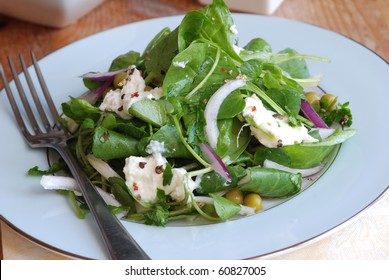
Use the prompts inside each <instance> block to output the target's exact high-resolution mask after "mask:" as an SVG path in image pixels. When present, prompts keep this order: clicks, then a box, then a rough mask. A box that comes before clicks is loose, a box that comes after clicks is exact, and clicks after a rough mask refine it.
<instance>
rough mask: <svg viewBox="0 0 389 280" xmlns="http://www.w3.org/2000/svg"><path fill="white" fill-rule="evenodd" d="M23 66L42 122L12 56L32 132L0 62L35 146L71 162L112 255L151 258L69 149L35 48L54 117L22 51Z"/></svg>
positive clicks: (16, 109)
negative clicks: (39, 94) (40, 92)
mask: <svg viewBox="0 0 389 280" xmlns="http://www.w3.org/2000/svg"><path fill="white" fill-rule="evenodd" d="M19 59H20V63H21V66H22V70H23V73H24V76H25V79H26V81H27V84H28V88H29V91H30V92H31V95H32V98H33V100H34V103H35V106H36V111H38V113H39V116H40V120H41V122H38V120H37V118H36V116H35V115H36V114H34V112H33V108H32V107H31V106H30V104H29V102H28V99H27V97H26V94H25V90H24V89H23V86H22V83H21V80H20V79H19V75H18V74H17V72H16V70H15V66H14V63H13V61H12V59H11V58H10V57H8V62H9V65H10V69H11V73H12V76H13V79H14V81H15V84H16V88H17V91H18V92H19V96H20V100H21V101H22V103H23V107H24V109H25V112H26V114H27V118H28V119H29V122H30V125H31V129H32V131H33V133H30V132H29V129H28V128H27V127H28V126H27V124H26V123H25V122H24V120H23V117H22V115H21V113H20V109H19V107H18V105H17V103H16V101H15V98H14V96H13V94H12V90H11V87H10V85H9V84H8V82H7V79H6V77H5V72H4V68H3V66H2V65H1V64H0V76H1V78H2V80H3V83H4V88H5V91H6V93H7V97H8V100H9V102H10V104H11V108H12V111H13V113H14V115H15V118H16V121H17V124H18V125H19V128H20V130H21V132H22V134H23V136H24V138H25V139H26V141H27V143H28V144H29V146H30V147H31V148H43V147H49V148H53V149H55V150H57V151H58V153H59V154H60V155H61V156H62V158H63V159H64V160H65V162H66V163H67V165H68V167H69V169H70V170H71V173H72V175H73V177H74V179H75V180H76V181H77V183H78V185H79V187H80V189H81V192H82V194H83V196H84V198H85V200H86V203H87V205H88V206H89V209H90V210H91V213H92V215H93V216H94V219H95V221H96V223H97V225H98V228H99V229H100V232H101V235H102V237H103V240H104V243H105V245H106V248H107V250H108V252H109V254H110V257H111V258H112V259H132V260H146V259H150V258H149V256H148V255H147V254H146V253H145V252H144V251H143V250H142V248H141V247H140V246H139V245H138V244H137V243H136V241H135V240H134V239H133V238H132V237H131V235H130V234H129V233H128V231H127V230H126V229H125V228H124V227H123V225H122V224H121V223H120V221H119V220H118V218H117V217H116V216H115V215H114V214H113V213H112V212H111V210H110V209H109V208H108V206H107V204H106V203H105V202H104V200H103V199H102V198H101V196H100V194H99V193H98V192H97V190H96V187H95V186H94V185H93V184H91V182H90V181H89V179H88V178H87V176H86V175H85V173H84V172H83V171H82V169H81V168H80V166H79V164H78V162H77V161H76V160H75V158H74V157H73V155H72V153H71V151H70V150H69V148H68V146H67V143H66V140H67V135H66V132H65V130H64V129H63V128H62V126H61V123H60V122H59V114H58V111H57V109H56V107H55V105H54V103H53V100H52V98H51V96H50V93H49V90H48V88H47V86H46V83H45V81H44V79H43V76H42V73H41V70H40V68H39V66H38V63H37V60H36V58H35V55H34V53H33V52H31V59H32V63H33V65H34V69H35V73H36V75H37V77H38V80H39V83H40V86H41V89H42V92H43V94H44V97H45V100H46V102H47V105H48V107H49V109H50V112H51V117H52V118H50V116H49V115H46V112H45V110H44V109H43V106H42V103H41V101H40V100H39V97H38V93H37V91H36V89H35V86H34V83H33V81H32V79H31V76H30V73H29V71H28V69H27V67H26V63H25V61H24V58H23V56H22V55H20V56H19ZM49 119H53V121H51V122H54V124H52V123H50V121H49ZM39 123H43V126H44V129H43V128H41V126H42V125H41V126H39Z"/></svg>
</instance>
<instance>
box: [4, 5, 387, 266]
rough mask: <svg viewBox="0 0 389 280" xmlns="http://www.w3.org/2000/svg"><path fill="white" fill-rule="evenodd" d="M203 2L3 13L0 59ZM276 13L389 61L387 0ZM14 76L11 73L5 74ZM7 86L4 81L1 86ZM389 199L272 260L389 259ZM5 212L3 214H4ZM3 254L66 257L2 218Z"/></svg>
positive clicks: (45, 49) (181, 11) (10, 256)
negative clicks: (60, 20) (61, 20)
mask: <svg viewBox="0 0 389 280" xmlns="http://www.w3.org/2000/svg"><path fill="white" fill-rule="evenodd" d="M201 7H202V6H201V5H200V4H199V3H198V2H197V1H196V0H147V1H145V0H106V1H105V2H104V3H103V4H101V5H100V6H98V7H97V8H96V9H94V10H93V11H92V12H90V13H89V14H87V15H86V16H84V17H83V18H82V19H80V20H79V21H78V22H76V23H74V24H72V25H70V26H67V27H65V28H62V29H55V28H50V27H45V26H39V25H35V24H30V23H26V22H22V21H19V20H15V19H11V18H7V17H4V16H0V63H2V64H3V65H7V61H6V57H7V56H13V57H16V55H17V54H18V53H23V54H25V55H26V56H27V55H28V53H29V51H30V50H34V52H35V54H36V56H37V58H38V59H40V58H43V57H44V56H46V55H48V54H50V53H51V52H53V51H55V50H57V49H59V48H62V47H64V46H66V45H68V44H70V43H72V42H74V41H77V40H79V39H81V38H84V37H86V36H88V35H91V34H94V33H96V32H99V31H102V30H106V29H109V28H112V27H115V26H119V25H122V24H126V23H131V22H135V21H139V20H144V19H149V18H155V17H161V16H170V15H177V14H184V13H185V12H186V11H189V10H193V9H198V8H201ZM274 16H277V17H285V18H290V19H296V20H299V21H303V22H308V23H312V24H315V25H318V26H322V27H324V28H327V29H330V30H333V31H336V32H338V33H340V34H343V35H345V36H347V37H349V38H352V39H353V40H355V41H357V42H359V43H361V44H363V45H365V46H367V47H368V48H370V49H371V50H373V51H375V52H376V53H377V54H379V55H380V56H381V57H383V58H384V59H385V60H386V61H389V5H388V1H387V0H348V1H342V0H310V1H306V0H285V2H284V3H283V4H282V5H281V6H280V7H279V9H278V10H277V11H276V12H275V13H274ZM7 75H8V77H10V75H9V73H7ZM2 87H3V85H2V84H1V82H0V89H1V88H2ZM388 213H389V198H388V196H386V197H385V198H383V199H381V201H380V202H379V203H377V204H376V205H374V206H373V207H371V208H370V209H369V210H368V211H365V212H364V214H363V215H361V216H359V218H358V219H354V220H352V221H351V222H350V223H347V224H346V225H345V226H344V227H343V228H342V229H340V230H338V231H336V232H335V233H332V234H330V235H327V236H326V237H323V239H321V240H320V241H317V242H315V243H313V244H308V245H307V246H305V247H303V248H298V249H297V250H295V251H293V252H287V253H285V254H283V255H279V256H272V257H270V258H271V259H389V242H388V239H387V237H388V236H389V219H388ZM0 215H1V213H0ZM0 241H1V242H0V245H1V246H0V249H1V250H0V257H1V258H2V259H68V258H72V257H69V256H66V255H64V254H61V253H58V252H56V251H55V250H54V251H53V250H52V249H51V248H47V247H45V246H42V245H41V244H38V243H39V242H38V243H36V242H35V241H34V240H31V238H28V237H26V236H24V235H23V234H20V233H18V232H17V229H16V230H15V229H14V228H13V227H12V225H10V224H8V223H7V222H5V221H2V222H1V231H0Z"/></svg>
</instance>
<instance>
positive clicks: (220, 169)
mask: <svg viewBox="0 0 389 280" xmlns="http://www.w3.org/2000/svg"><path fill="white" fill-rule="evenodd" d="M199 147H200V149H201V151H202V152H203V155H204V157H205V158H206V159H207V161H208V162H209V163H210V164H211V167H212V169H213V170H214V171H215V172H216V173H218V174H220V175H221V176H222V177H223V178H224V179H226V180H227V181H228V182H231V180H232V178H231V175H230V173H229V172H228V169H227V167H226V165H225V164H224V162H223V161H222V160H221V158H220V157H219V156H218V155H217V154H216V153H215V151H214V150H212V148H211V147H210V146H209V145H208V144H206V143H201V144H199Z"/></svg>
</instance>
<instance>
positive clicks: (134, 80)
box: [99, 67, 163, 120]
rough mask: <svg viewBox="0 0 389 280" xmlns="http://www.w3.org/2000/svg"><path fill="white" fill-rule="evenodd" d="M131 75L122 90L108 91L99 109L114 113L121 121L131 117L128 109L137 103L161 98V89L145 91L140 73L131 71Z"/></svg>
mask: <svg viewBox="0 0 389 280" xmlns="http://www.w3.org/2000/svg"><path fill="white" fill-rule="evenodd" d="M131 71H132V74H131V75H129V77H128V79H126V82H125V84H124V85H123V88H122V89H114V90H111V91H109V92H108V93H107V94H106V95H105V97H104V100H103V102H102V103H101V105H100V107H99V109H100V110H101V111H105V112H115V113H116V114H117V115H118V116H120V117H121V118H122V119H125V120H128V119H131V118H132V115H131V114H129V113H128V109H129V108H130V107H131V105H132V104H134V103H135V102H137V101H140V100H142V99H145V98H149V99H160V98H161V97H162V94H163V93H162V88H159V87H157V88H154V89H152V90H145V88H146V84H145V80H144V79H143V77H142V74H141V72H140V71H139V70H138V69H136V68H134V67H133V68H132V69H131Z"/></svg>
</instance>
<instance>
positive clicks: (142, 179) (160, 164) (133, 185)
mask: <svg viewBox="0 0 389 280" xmlns="http://www.w3.org/2000/svg"><path fill="white" fill-rule="evenodd" d="M158 143H159V142H157V141H154V142H153V144H151V146H152V147H150V145H149V147H148V148H149V150H153V152H152V155H150V156H147V157H135V156H130V157H128V158H127V159H126V164H125V166H124V168H123V172H124V175H125V178H126V185H127V187H128V189H129V190H130V192H131V193H132V194H133V196H134V197H135V198H136V199H137V200H138V201H140V202H141V203H142V202H143V203H155V202H156V200H157V190H158V189H161V190H163V191H164V192H165V194H166V195H170V196H171V197H172V199H174V200H176V201H182V200H183V199H184V198H185V187H184V179H185V178H184V176H185V174H186V170H185V169H182V168H173V169H172V173H173V177H172V180H171V183H170V184H169V185H166V186H163V171H164V170H165V168H166V163H167V160H166V158H164V157H163V156H162V155H161V154H160V153H159V152H155V151H158V150H160V149H161V145H160V144H158ZM162 148H163V145H162Z"/></svg>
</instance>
